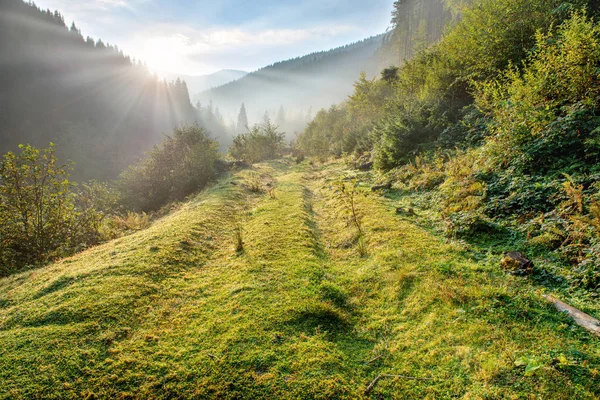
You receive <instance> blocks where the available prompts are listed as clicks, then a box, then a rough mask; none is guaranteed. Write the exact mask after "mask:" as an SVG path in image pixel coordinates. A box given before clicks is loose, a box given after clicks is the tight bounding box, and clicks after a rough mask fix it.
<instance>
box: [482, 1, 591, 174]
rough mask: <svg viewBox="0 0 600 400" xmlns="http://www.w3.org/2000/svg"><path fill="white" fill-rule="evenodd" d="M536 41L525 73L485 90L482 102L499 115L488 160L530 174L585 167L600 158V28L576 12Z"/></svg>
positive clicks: (512, 74) (509, 76) (513, 72)
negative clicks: (599, 110)
mask: <svg viewBox="0 0 600 400" xmlns="http://www.w3.org/2000/svg"><path fill="white" fill-rule="evenodd" d="M536 43H537V46H536V51H535V52H534V53H532V55H531V56H530V57H529V60H528V62H527V63H526V65H525V67H524V69H523V72H520V71H519V70H517V69H515V68H512V69H510V70H509V71H508V72H506V74H505V75H504V78H503V79H502V80H499V81H494V82H492V83H488V84H485V85H482V91H481V94H480V95H479V96H478V104H479V106H480V107H481V108H482V109H483V110H485V111H486V112H489V113H491V115H492V116H493V121H492V125H491V126H492V136H493V140H489V141H488V142H487V144H486V152H487V156H486V158H487V159H488V160H489V162H490V164H491V165H492V166H493V167H495V166H498V167H501V168H507V167H513V168H514V169H515V172H517V173H518V172H520V173H524V174H548V173H552V171H557V170H561V171H563V172H564V169H565V168H572V169H573V168H575V169H579V170H582V168H585V167H586V165H593V164H595V163H597V162H598V161H600V158H599V152H598V150H599V148H598V147H597V145H596V142H597V138H598V136H597V134H598V130H597V129H596V127H597V126H598V125H599V124H600V118H599V117H598V116H597V114H598V105H599V103H598V98H599V95H600V78H599V76H598V67H600V27H598V26H597V25H596V24H594V23H593V22H592V21H591V20H590V19H589V18H587V17H586V16H585V15H584V14H582V13H575V14H574V15H573V17H572V18H571V19H569V20H567V21H566V22H565V23H564V24H563V25H562V26H561V27H560V28H559V29H558V30H557V31H556V32H552V31H551V32H549V33H547V34H541V33H539V34H538V35H537V41H536ZM586 162H587V163H586ZM570 172H574V171H570Z"/></svg>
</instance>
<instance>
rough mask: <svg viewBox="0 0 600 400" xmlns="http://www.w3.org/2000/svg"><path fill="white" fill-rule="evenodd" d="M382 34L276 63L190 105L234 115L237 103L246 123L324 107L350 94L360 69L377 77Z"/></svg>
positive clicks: (199, 97) (207, 93) (205, 93)
mask: <svg viewBox="0 0 600 400" xmlns="http://www.w3.org/2000/svg"><path fill="white" fill-rule="evenodd" d="M383 39H384V35H379V36H374V37H372V38H368V39H365V40H363V41H361V42H358V43H353V44H350V45H347V46H343V47H339V48H336V49H333V50H329V51H322V52H318V53H312V54H308V55H305V56H302V57H297V58H294V59H292V60H287V61H281V62H278V63H275V64H273V65H269V66H267V67H264V68H261V69H259V70H258V71H255V72H252V73H249V74H248V75H246V76H244V77H243V78H241V79H238V80H237V81H234V82H231V83H228V84H226V85H223V86H220V87H217V88H214V89H211V90H208V91H205V92H203V93H200V94H198V95H196V96H194V101H200V102H201V103H203V104H206V103H209V102H211V101H212V102H213V104H214V105H215V106H217V107H219V109H220V110H221V112H223V113H230V114H232V115H235V116H237V113H238V111H239V109H240V106H241V104H242V103H245V105H246V107H247V108H248V110H249V112H248V113H249V115H250V116H251V119H255V120H256V116H258V117H262V115H263V113H264V112H265V110H277V109H278V108H279V107H280V106H283V107H284V108H285V109H286V110H290V111H291V110H294V111H296V112H299V111H300V110H303V111H304V112H307V111H308V109H309V108H311V107H312V108H313V109H318V108H321V107H329V106H330V105H331V104H334V103H337V102H339V101H342V100H343V99H344V98H345V97H346V96H347V95H349V94H350V93H352V83H353V82H354V81H355V80H356V77H357V76H358V75H359V74H360V72H361V71H365V72H366V73H367V75H368V76H370V77H374V76H376V75H377V74H378V73H379V72H378V68H379V59H378V50H380V49H381V46H382V43H383Z"/></svg>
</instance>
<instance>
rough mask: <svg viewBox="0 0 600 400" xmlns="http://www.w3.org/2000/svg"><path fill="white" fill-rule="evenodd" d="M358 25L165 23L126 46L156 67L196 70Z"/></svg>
mask: <svg viewBox="0 0 600 400" xmlns="http://www.w3.org/2000/svg"><path fill="white" fill-rule="evenodd" d="M358 29H359V28H357V27H354V26H349V25H337V26H327V27H313V28H306V29H266V30H248V29H242V28H232V29H225V28H216V29H207V30H203V31H200V30H197V29H194V28H191V27H185V26H180V25H171V24H161V25H156V26H154V27H152V28H151V29H144V30H142V31H139V32H137V33H136V34H135V35H134V36H133V38H132V39H131V40H129V41H127V42H126V43H124V44H123V46H122V47H123V48H124V49H125V50H126V51H127V52H129V53H130V54H132V55H134V56H135V57H137V58H139V59H142V60H145V61H146V62H147V63H148V66H149V67H150V68H151V69H153V70H155V71H166V72H179V73H185V74H196V73H202V72H212V71H210V70H211V69H218V68H222V67H223V66H220V67H217V66H216V64H215V61H217V62H218V61H219V58H221V57H226V58H230V57H231V55H232V54H238V55H239V56H240V57H241V56H243V55H244V54H249V53H252V52H254V53H268V52H269V51H272V50H274V49H277V48H282V47H286V48H288V50H289V49H290V48H292V49H293V46H294V45H297V44H301V43H302V44H305V43H306V42H318V43H320V42H321V41H322V40H323V39H330V38H332V37H336V36H339V35H343V34H347V33H350V32H354V31H356V30H358ZM298 55H301V54H298ZM199 60H201V61H199ZM211 64H212V65H213V66H212V67H211ZM199 71H200V72H199Z"/></svg>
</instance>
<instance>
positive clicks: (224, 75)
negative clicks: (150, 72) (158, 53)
mask: <svg viewBox="0 0 600 400" xmlns="http://www.w3.org/2000/svg"><path fill="white" fill-rule="evenodd" d="M247 74H248V73H247V72H246V71H239V70H236V69H223V70H221V71H217V72H215V73H212V74H206V75H182V74H166V75H165V76H166V77H167V78H168V79H170V80H176V79H177V78H181V79H182V80H184V81H185V83H186V84H187V87H188V90H189V92H190V96H191V98H192V99H193V98H194V97H195V96H196V95H198V93H200V92H203V91H205V90H209V89H212V88H214V87H217V86H222V85H225V84H227V83H229V82H232V81H235V80H237V79H240V78H243V77H244V76H246V75H247Z"/></svg>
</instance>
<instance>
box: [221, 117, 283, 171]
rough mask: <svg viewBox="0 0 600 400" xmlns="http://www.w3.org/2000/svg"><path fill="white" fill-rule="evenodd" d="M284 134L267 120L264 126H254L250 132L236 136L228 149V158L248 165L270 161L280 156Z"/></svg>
mask: <svg viewBox="0 0 600 400" xmlns="http://www.w3.org/2000/svg"><path fill="white" fill-rule="evenodd" d="M284 138H285V133H282V132H279V131H278V130H277V127H276V126H275V125H273V124H272V123H271V121H269V120H268V119H267V120H266V121H265V123H264V124H261V125H254V127H252V129H251V130H250V132H248V133H243V134H240V135H237V136H236V137H235V138H233V144H232V145H231V146H230V147H229V156H230V157H232V158H234V159H236V160H244V161H247V162H250V163H256V162H261V161H265V160H272V159H275V158H278V157H280V156H281V151H282V150H283V141H284Z"/></svg>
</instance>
